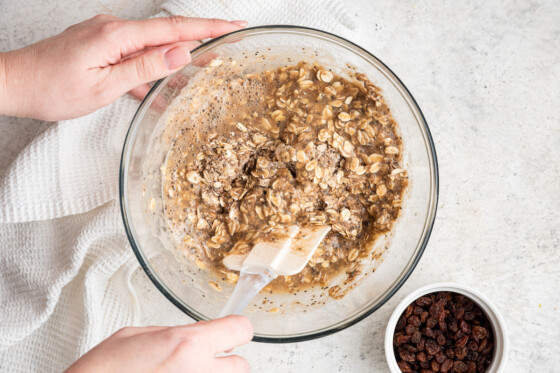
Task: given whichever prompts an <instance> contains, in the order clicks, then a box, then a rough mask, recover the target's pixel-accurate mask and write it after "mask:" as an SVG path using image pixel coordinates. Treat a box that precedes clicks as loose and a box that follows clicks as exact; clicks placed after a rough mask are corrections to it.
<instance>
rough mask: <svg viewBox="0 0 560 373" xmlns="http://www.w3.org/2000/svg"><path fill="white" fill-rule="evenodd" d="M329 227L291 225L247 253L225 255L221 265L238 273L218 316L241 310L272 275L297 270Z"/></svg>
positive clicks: (307, 259) (286, 273)
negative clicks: (232, 288)
mask: <svg viewBox="0 0 560 373" xmlns="http://www.w3.org/2000/svg"><path fill="white" fill-rule="evenodd" d="M330 230H331V227H330V226H326V225H319V226H311V227H305V228H299V227H298V226H295V225H292V226H288V227H284V228H282V230H281V231H277V232H274V233H275V234H274V236H275V237H280V238H277V239H271V240H269V241H267V242H259V243H257V244H255V245H254V246H253V249H251V251H250V252H249V253H248V254H245V255H229V256H226V257H225V258H224V260H223V263H224V265H225V266H226V267H227V268H229V269H231V270H234V271H239V272H240V273H239V280H238V281H237V285H236V286H235V289H234V290H233V293H232V294H231V297H230V298H229V300H228V303H227V304H226V306H225V307H224V309H223V310H222V312H221V313H220V316H219V317H223V316H226V315H232V314H235V315H240V314H242V313H243V310H244V309H245V308H246V307H247V305H248V304H249V302H250V301H251V299H253V298H254V296H255V295H257V294H258V293H259V291H261V290H262V288H264V287H265V286H266V285H268V284H269V283H270V281H272V280H273V279H274V278H276V276H291V275H295V274H297V273H299V272H300V271H301V270H302V269H303V268H304V267H305V265H306V264H307V262H308V261H309V259H311V257H312V256H313V253H314V252H315V250H316V249H317V247H318V246H319V244H320V243H321V241H323V238H325V236H326V235H327V233H329V231H330Z"/></svg>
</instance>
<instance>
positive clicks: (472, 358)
mask: <svg viewBox="0 0 560 373" xmlns="http://www.w3.org/2000/svg"><path fill="white" fill-rule="evenodd" d="M467 360H470V361H477V360H478V352H476V351H472V350H471V351H469V353H468V354H467Z"/></svg>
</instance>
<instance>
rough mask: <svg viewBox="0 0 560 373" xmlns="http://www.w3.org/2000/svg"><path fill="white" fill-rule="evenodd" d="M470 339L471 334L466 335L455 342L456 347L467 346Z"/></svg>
mask: <svg viewBox="0 0 560 373" xmlns="http://www.w3.org/2000/svg"><path fill="white" fill-rule="evenodd" d="M468 341H469V336H468V335H464V336H463V337H462V338H461V339H459V340H457V341H456V342H455V347H465V346H466V344H467V342H468Z"/></svg>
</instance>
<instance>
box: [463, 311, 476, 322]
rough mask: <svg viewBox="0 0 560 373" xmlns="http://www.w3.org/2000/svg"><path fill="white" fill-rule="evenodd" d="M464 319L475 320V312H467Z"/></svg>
mask: <svg viewBox="0 0 560 373" xmlns="http://www.w3.org/2000/svg"><path fill="white" fill-rule="evenodd" d="M463 319H464V320H466V321H473V320H474V313H472V312H470V311H469V312H465V316H463Z"/></svg>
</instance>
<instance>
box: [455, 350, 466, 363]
mask: <svg viewBox="0 0 560 373" xmlns="http://www.w3.org/2000/svg"><path fill="white" fill-rule="evenodd" d="M468 352H469V349H468V348H466V347H457V348H455V356H456V357H457V359H459V360H463V359H464V358H465V356H467V353H468Z"/></svg>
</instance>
